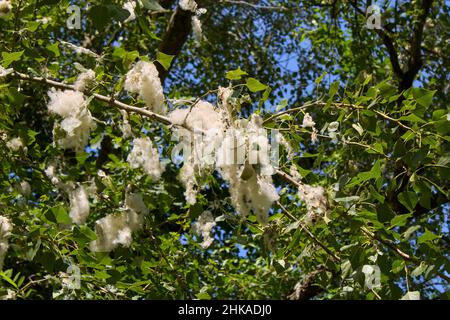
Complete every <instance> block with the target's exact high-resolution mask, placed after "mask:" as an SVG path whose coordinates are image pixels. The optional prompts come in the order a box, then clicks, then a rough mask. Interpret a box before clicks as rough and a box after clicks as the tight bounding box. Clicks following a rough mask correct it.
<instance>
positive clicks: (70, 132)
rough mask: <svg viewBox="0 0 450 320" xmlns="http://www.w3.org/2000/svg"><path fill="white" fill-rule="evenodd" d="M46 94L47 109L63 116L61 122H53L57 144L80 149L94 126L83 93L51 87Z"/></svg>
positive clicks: (78, 150) (64, 147) (66, 147)
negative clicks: (47, 100) (47, 99)
mask: <svg viewBox="0 0 450 320" xmlns="http://www.w3.org/2000/svg"><path fill="white" fill-rule="evenodd" d="M48 95H49V97H50V101H49V104H48V106H47V107H48V110H49V111H50V112H52V113H55V114H58V115H60V116H61V117H62V118H63V120H62V121H61V123H57V124H55V128H54V130H53V134H54V137H55V140H56V141H57V143H58V145H60V146H61V147H62V148H63V149H75V150H76V151H77V152H80V151H82V150H83V149H84V147H85V146H86V144H87V143H88V140H89V135H90V132H91V129H93V128H94V127H95V123H94V121H93V118H92V115H91V113H90V111H89V110H88V109H87V107H86V101H85V99H84V96H83V94H82V93H81V92H79V91H73V90H65V91H60V90H55V89H52V90H50V91H49V92H48Z"/></svg>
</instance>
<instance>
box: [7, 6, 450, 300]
mask: <svg viewBox="0 0 450 320" xmlns="http://www.w3.org/2000/svg"><path fill="white" fill-rule="evenodd" d="M142 2H143V3H144V4H146V6H147V7H145V6H143V5H139V4H138V6H137V8H136V15H137V18H136V19H135V20H132V21H129V22H127V23H124V22H123V21H124V20H125V19H126V18H127V17H128V15H129V13H128V12H127V11H126V10H124V9H122V5H123V1H118V0H115V1H100V0H94V1H68V0H61V1H58V0H33V1H22V0H13V1H12V10H11V12H10V13H9V14H8V15H6V16H3V17H0V52H1V55H2V57H1V65H2V66H3V68H5V69H8V68H13V69H14V71H16V72H20V73H21V74H23V75H28V76H30V77H44V78H47V79H53V80H55V81H58V82H64V83H67V84H71V83H73V82H74V81H75V79H76V76H77V75H78V73H79V70H77V68H76V63H79V64H81V65H83V66H84V67H85V68H90V69H93V70H94V71H95V74H96V85H95V87H94V88H92V89H91V90H90V91H89V92H86V97H90V96H92V95H93V94H94V93H98V94H102V95H104V96H108V97H109V96H113V95H114V97H115V99H116V100H119V101H122V102H124V103H126V104H129V105H133V106H138V107H142V108H143V107H144V106H143V103H142V101H139V100H138V99H134V98H132V97H131V96H130V95H128V94H127V93H126V92H125V91H124V89H123V82H124V77H125V75H126V73H127V71H128V70H129V68H130V67H131V66H132V65H133V63H134V62H135V61H137V60H139V59H141V60H142V59H144V60H145V59H146V60H149V61H154V60H156V59H157V58H159V60H160V61H163V59H164V58H163V57H164V56H163V57H162V56H158V57H157V51H158V50H157V48H158V46H159V44H160V42H161V41H162V38H163V37H164V33H165V32H166V28H167V25H168V23H169V19H170V17H171V12H172V9H174V8H176V6H177V1H160V3H161V4H162V5H164V7H165V8H169V9H164V10H160V11H158V10H154V9H155V8H156V9H157V8H161V7H157V6H155V1H151V0H148V1H142ZM197 2H198V3H199V6H200V7H204V8H206V9H207V12H206V13H205V14H204V15H202V16H200V20H201V21H202V24H203V35H204V38H203V39H202V40H201V41H200V43H198V42H197V41H195V40H194V38H193V37H192V36H191V37H189V39H188V40H187V42H186V43H185V44H184V46H183V49H182V51H181V52H180V53H179V54H178V55H177V56H176V57H175V58H174V60H173V65H172V67H171V68H170V69H169V71H168V76H167V79H166V81H165V82H164V92H165V96H166V98H167V101H168V106H169V107H170V108H171V109H173V108H174V106H173V104H172V103H171V102H172V101H173V100H170V99H181V98H183V99H190V98H192V99H193V100H195V99H197V98H200V97H202V99H207V100H208V101H211V102H213V103H216V101H217V100H218V97H217V89H218V87H219V86H223V87H225V86H229V85H230V86H232V87H233V89H234V94H233V97H234V98H236V99H234V100H233V107H234V108H235V110H236V112H237V113H238V115H240V116H241V117H244V118H247V117H248V116H249V115H250V114H252V113H258V114H260V115H261V116H262V117H263V118H264V119H269V117H271V116H273V115H274V114H276V116H275V117H273V118H271V119H270V120H268V121H266V122H265V123H264V124H265V127H266V128H267V129H271V128H276V129H279V130H280V131H281V133H282V134H283V135H284V137H285V138H286V140H287V141H288V142H289V144H290V145H291V146H292V148H293V149H294V152H295V155H294V157H293V158H292V159H290V158H289V155H288V152H287V150H286V149H284V148H281V152H280V153H281V158H280V168H279V170H280V171H281V172H285V173H286V174H290V168H291V165H295V166H296V168H297V170H298V171H299V172H300V174H301V176H302V181H303V183H307V184H309V185H313V186H323V187H324V188H325V190H326V191H327V198H328V201H327V214H326V215H325V216H324V217H320V218H319V219H317V221H315V222H314V223H309V224H308V223H306V222H304V220H302V219H303V218H304V217H305V216H306V215H307V211H308V209H307V207H306V205H305V203H304V202H303V201H300V199H299V197H298V190H297V187H298V186H297V185H296V183H295V181H294V182H292V181H290V176H287V177H286V176H283V174H282V173H280V174H278V175H274V176H273V179H274V184H275V186H276V187H277V190H278V192H279V195H280V200H279V203H274V205H273V206H272V209H271V212H270V218H269V223H268V224H267V225H262V224H260V223H258V222H257V221H256V217H255V216H254V215H250V216H248V217H245V218H242V217H241V216H239V215H237V214H236V213H235V212H234V208H233V206H232V205H231V203H230V201H229V197H230V193H229V190H228V188H227V185H226V183H224V181H223V179H222V178H221V176H220V175H219V174H218V173H217V172H215V173H212V174H210V175H208V176H207V177H204V180H205V185H206V187H205V188H203V189H202V190H201V192H200V193H199V194H198V195H197V203H196V204H195V205H189V204H187V203H186V201H185V198H184V195H183V193H184V191H185V190H184V187H183V186H182V185H181V183H180V182H179V181H178V180H177V178H176V177H177V175H178V172H179V165H177V164H174V163H172V162H170V161H167V166H166V169H165V172H164V173H163V174H162V178H161V179H160V180H158V181H154V180H152V179H150V178H149V177H148V176H147V175H146V174H144V173H143V172H142V171H141V170H140V169H133V168H131V167H130V165H129V164H128V163H127V155H128V154H129V152H130V150H131V147H132V146H131V141H132V138H131V137H128V138H124V137H123V135H122V131H121V129H120V128H121V127H120V124H121V122H122V121H123V115H122V114H121V113H120V111H119V110H118V109H117V108H115V107H114V106H113V105H112V104H109V103H106V102H104V101H100V100H99V99H95V98H93V99H92V100H91V101H90V102H89V110H90V112H91V113H92V115H93V117H94V119H95V122H96V128H95V130H92V131H91V134H90V137H89V147H88V148H86V149H85V151H83V152H78V153H75V152H73V151H71V150H62V149H61V148H59V147H58V145H57V144H54V143H53V133H52V131H53V124H54V122H55V120H56V119H57V117H56V116H55V115H52V114H49V112H48V111H47V104H48V101H49V98H48V95H47V92H48V91H49V90H50V87H51V85H48V84H46V83H44V82H43V81H41V82H39V81H27V80H24V79H23V78H22V79H19V78H20V77H19V76H18V74H17V73H11V74H9V75H7V76H5V77H1V78H0V134H1V135H0V216H4V217H8V218H9V219H10V220H11V222H12V224H13V230H12V232H11V236H10V237H9V238H8V243H9V249H8V251H7V253H6V256H5V261H4V265H3V269H0V270H2V271H0V296H2V295H6V294H7V293H9V294H10V295H15V296H16V297H17V298H19V299H30V298H34V299H50V298H58V299H61V298H74V299H141V298H145V299H152V298H168V299H195V298H199V299H209V298H222V299H229V298H237V299H257V298H263V299H286V298H288V297H289V296H291V297H294V298H303V299H307V298H317V299H343V298H348V299H400V298H402V297H404V296H405V294H407V293H408V292H410V293H411V292H413V294H414V292H420V296H421V298H424V299H432V298H448V297H449V296H448V281H449V276H450V274H449V271H450V264H449V260H448V258H449V243H450V238H449V218H450V217H449V208H450V207H449V192H450V189H449V187H450V183H449V177H450V144H449V142H450V122H449V112H450V109H449V102H450V101H449V99H448V90H449V80H450V79H449V75H448V68H449V65H450V64H449V61H448V53H449V42H448V34H449V31H450V21H449V19H450V15H449V7H448V5H446V4H445V1H434V2H433V1H431V2H432V4H431V8H430V9H429V10H430V11H429V12H427V15H426V16H425V20H423V21H422V16H423V14H424V11H426V10H425V9H424V8H423V6H425V4H426V3H428V2H429V1H419V0H417V1H411V2H409V1H386V2H387V3H384V4H382V5H381V10H382V24H383V25H384V29H382V31H378V32H377V31H376V30H370V29H367V28H366V27H365V23H366V16H365V15H364V12H365V10H366V7H365V6H366V3H365V1H364V2H363V1H341V0H335V1H325V0H324V1H300V0H292V1H288V0H278V1H248V2H243V1H242V2H241V1H215V0H203V1H197ZM74 3H76V4H77V5H78V6H79V7H80V8H81V29H68V28H67V25H66V21H67V19H68V17H69V16H70V14H69V13H67V11H66V9H67V7H68V6H69V5H70V4H74ZM88 3H89V4H88ZM249 3H250V4H249ZM381 3H383V2H381ZM149 8H150V9H152V8H153V10H149ZM360 11H362V13H361V12H360ZM44 18H45V20H43V19H44ZM418 29H421V30H422V31H423V32H422V33H420V34H419V32H418ZM446 36H447V38H446ZM386 37H387V38H388V39H387V40H386ZM415 40H417V41H419V46H418V49H417V48H416V47H417V46H416V45H415V44H414V41H415ZM66 42H69V43H73V44H75V45H78V46H83V47H85V48H88V49H89V50H91V51H93V52H95V53H97V54H98V55H99V56H101V58H97V57H94V56H89V55H86V54H77V53H76V52H74V50H73V49H71V48H70V47H69V46H67V44H65V43H66ZM389 43H391V44H393V45H394V55H395V57H396V58H397V62H395V61H393V59H394V60H395V57H394V56H393V55H392V53H390V52H389V50H388V49H387V46H388V45H389ZM417 50H418V52H419V57H420V59H418V60H417V59H416V58H417V57H416V55H415V53H416V52H417ZM169 60H170V59H169ZM166 62H167V61H166ZM395 64H398V65H399V66H400V69H401V70H403V71H402V72H398V70H397V71H396V70H394V69H395V66H394V65H395ZM168 65H170V61H169V62H168ZM166 67H167V66H166ZM238 68H240V70H243V71H245V74H243V73H242V74H240V73H239V72H236V70H238ZM233 71H234V72H233ZM408 71H410V73H411V74H412V76H413V78H412V79H413V80H414V82H413V81H409V80H411V79H407V78H408V76H409V74H408ZM414 71H415V72H414ZM305 112H308V113H309V114H311V115H312V116H313V118H314V121H315V123H316V127H317V129H318V132H317V135H318V143H315V144H313V143H311V133H312V132H311V130H310V129H311V128H307V127H306V128H305V127H302V119H303V117H304V115H305ZM281 113H283V114H281ZM335 122H337V124H336V123H335ZM130 124H131V127H132V130H133V135H134V136H136V137H139V136H143V135H147V136H149V137H150V138H151V139H152V140H153V141H154V142H155V144H157V145H158V147H159V148H160V151H161V158H162V159H166V160H168V159H170V155H171V152H172V149H173V147H174V145H175V142H174V141H171V136H172V132H171V128H170V126H167V125H165V124H162V123H160V122H158V121H155V120H154V119H150V118H148V117H145V116H142V115H140V114H138V113H131V114H130ZM330 124H331V126H330ZM336 125H338V128H337V130H335V129H336V128H330V127H336ZM14 137H20V138H21V139H22V141H23V143H24V145H25V147H26V148H17V149H15V148H11V147H10V146H8V142H9V141H10V140H11V139H12V138H14ZM52 163H57V164H58V168H59V170H60V171H59V172H60V176H59V178H60V179H61V180H62V181H76V182H79V183H81V184H84V185H85V186H86V187H88V186H95V188H92V191H90V194H89V196H90V215H89V218H88V220H87V222H86V223H85V224H80V225H74V224H72V223H71V221H70V218H69V210H70V208H69V198H68V195H67V194H66V193H65V192H63V191H61V190H59V189H58V188H56V187H55V185H54V184H53V183H52V182H51V180H50V179H49V178H48V176H47V175H46V174H45V170H46V168H47V167H48V166H49V165H50V164H52ZM99 170H102V171H103V172H105V173H106V174H105V175H99V174H98V172H99ZM24 181H26V182H28V183H29V184H30V186H31V192H29V193H28V192H26V190H25V192H24V190H23V184H22V188H21V183H22V182H24ZM89 190H91V189H89ZM130 191H133V192H135V191H138V192H140V193H141V194H142V195H143V198H144V202H145V204H146V206H147V207H148V208H149V214H148V215H147V216H146V217H145V226H144V228H143V229H142V230H141V231H138V232H136V233H135V234H134V235H133V242H132V244H131V246H130V247H128V248H125V247H118V248H117V249H115V250H114V251H112V252H110V253H93V252H92V251H91V250H90V249H89V243H90V242H91V241H93V240H95V237H96V235H95V232H94V231H95V222H96V220H98V219H100V218H102V217H104V216H105V215H107V214H113V213H115V212H119V211H120V210H121V208H122V207H123V203H124V201H125V195H126V194H127V192H130ZM205 210H209V211H210V212H211V213H212V214H213V216H214V217H220V218H219V219H218V220H217V225H216V227H215V228H214V235H215V236H214V237H215V240H214V242H213V243H212V245H211V246H210V247H209V248H208V249H204V248H202V246H201V239H199V237H198V236H196V235H195V233H194V232H193V231H192V223H194V222H195V221H196V219H197V218H198V217H199V215H200V214H201V213H202V212H203V211H205ZM269 238H270V239H273V241H270V240H268V239H269ZM367 265H376V266H378V267H379V268H380V271H381V279H380V280H381V282H380V286H379V287H376V288H373V289H370V288H368V287H367V285H365V278H364V272H363V268H364V266H367ZM69 266H77V267H78V268H79V270H80V275H81V283H80V284H81V287H80V288H75V289H73V288H70V287H68V286H67V285H66V282H65V281H66V280H65V279H67V277H68V276H70V275H69V273H70V272H68V270H67V269H68V267H69ZM296 284H298V285H297V286H296ZM294 288H297V289H299V290H295V289H294ZM300 289H301V290H300ZM302 290H303V291H302ZM295 291H297V292H295ZM293 293H294V294H293Z"/></svg>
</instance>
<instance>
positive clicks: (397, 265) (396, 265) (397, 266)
mask: <svg viewBox="0 0 450 320" xmlns="http://www.w3.org/2000/svg"><path fill="white" fill-rule="evenodd" d="M404 267H405V261H404V260H401V259H398V260H395V261H394V262H393V263H392V268H391V271H392V272H393V273H399V272H400V271H402V270H403V268H404Z"/></svg>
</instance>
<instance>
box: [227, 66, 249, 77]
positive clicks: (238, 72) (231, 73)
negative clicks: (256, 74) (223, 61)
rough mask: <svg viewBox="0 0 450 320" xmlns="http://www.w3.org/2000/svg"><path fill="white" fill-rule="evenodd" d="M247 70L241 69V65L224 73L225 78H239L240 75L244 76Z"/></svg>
mask: <svg viewBox="0 0 450 320" xmlns="http://www.w3.org/2000/svg"><path fill="white" fill-rule="evenodd" d="M246 75H247V72H245V71H242V70H241V67H239V68H237V69H236V70H231V71H228V72H227V74H226V76H225V77H226V78H227V79H229V80H240V79H241V78H242V76H246Z"/></svg>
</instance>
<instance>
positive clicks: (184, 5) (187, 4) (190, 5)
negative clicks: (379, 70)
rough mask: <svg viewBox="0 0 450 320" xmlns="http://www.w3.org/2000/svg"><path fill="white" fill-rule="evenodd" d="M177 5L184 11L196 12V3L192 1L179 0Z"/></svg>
mask: <svg viewBox="0 0 450 320" xmlns="http://www.w3.org/2000/svg"><path fill="white" fill-rule="evenodd" d="M178 5H179V6H180V8H181V9H183V10H184V11H191V12H194V13H195V11H196V10H197V3H196V2H195V1H194V0H180V2H179V3H178Z"/></svg>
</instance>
